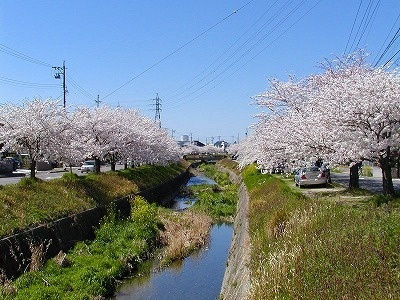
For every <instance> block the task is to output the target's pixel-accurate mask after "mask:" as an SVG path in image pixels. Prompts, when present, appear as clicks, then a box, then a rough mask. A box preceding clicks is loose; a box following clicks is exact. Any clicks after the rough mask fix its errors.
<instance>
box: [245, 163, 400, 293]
mask: <svg viewBox="0 0 400 300" xmlns="http://www.w3.org/2000/svg"><path fill="white" fill-rule="evenodd" d="M244 173H245V174H247V175H249V177H248V178H246V177H245V182H247V184H248V186H249V187H250V188H249V191H250V198H251V200H250V202H251V204H250V205H251V208H250V233H251V244H252V252H251V280H252V290H251V297H250V298H251V299H399V298H400V255H399V245H400V207H399V204H398V202H397V201H396V200H394V201H392V202H390V203H388V204H384V205H382V206H380V207H376V205H374V203H373V202H370V204H369V205H365V204H364V205H359V206H356V205H353V206H350V205H346V204H341V203H335V202H333V201H332V200H331V199H325V198H323V197H320V198H318V199H309V198H306V197H304V196H303V195H301V194H298V193H296V192H294V191H291V189H290V188H289V187H288V186H287V185H286V184H285V183H284V182H283V181H281V180H280V179H277V178H274V177H272V176H269V175H262V174H259V173H257V170H255V169H252V168H251V167H250V168H248V169H247V170H246V171H245V172H244Z"/></svg>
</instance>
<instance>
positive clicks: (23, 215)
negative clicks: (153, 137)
mask: <svg viewBox="0 0 400 300" xmlns="http://www.w3.org/2000/svg"><path fill="white" fill-rule="evenodd" d="M183 170H184V167H183V166H182V165H178V164H176V165H170V166H141V167H136V168H133V169H126V170H121V171H117V172H106V173H99V174H95V173H90V174H88V175H87V176H77V175H75V174H70V173H66V174H64V175H63V177H62V178H60V179H54V180H50V181H43V180H40V179H34V178H22V180H21V181H20V182H19V183H18V184H11V185H6V186H0V215H1V216H2V218H1V219H0V237H4V236H7V235H9V234H11V233H13V232H17V231H21V230H24V229H26V228H29V227H33V226H37V225H39V224H43V223H47V222H49V221H53V220H56V219H59V218H61V217H64V216H68V215H71V214H74V213H77V212H80V211H84V210H86V209H89V208H92V207H95V206H98V205H107V204H109V203H111V202H112V201H113V200H115V199H117V198H120V197H123V196H126V195H130V194H133V193H137V192H138V191H139V190H143V189H146V188H149V187H152V186H155V185H157V184H160V183H161V182H164V181H166V180H168V179H172V178H173V177H175V176H177V175H178V174H180V173H182V172H183Z"/></svg>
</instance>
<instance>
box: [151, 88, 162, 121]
mask: <svg viewBox="0 0 400 300" xmlns="http://www.w3.org/2000/svg"><path fill="white" fill-rule="evenodd" d="M153 101H154V105H155V109H154V110H155V111H156V115H155V117H154V121H155V122H156V123H158V125H159V127H160V128H161V99H160V97H158V93H157V94H156V98H155V99H153Z"/></svg>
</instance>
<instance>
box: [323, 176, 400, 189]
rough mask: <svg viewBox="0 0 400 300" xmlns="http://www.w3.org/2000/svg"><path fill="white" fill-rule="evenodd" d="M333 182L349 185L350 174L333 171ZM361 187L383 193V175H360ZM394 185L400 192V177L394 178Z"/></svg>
mask: <svg viewBox="0 0 400 300" xmlns="http://www.w3.org/2000/svg"><path fill="white" fill-rule="evenodd" d="M331 178H332V182H336V183H340V184H342V185H343V186H345V187H347V186H348V185H349V181H350V174H348V173H347V174H346V173H331ZM359 183H360V188H362V189H366V190H370V191H372V192H375V193H382V192H383V188H382V177H381V176H374V177H360V181H359ZM393 187H394V189H395V191H396V192H400V179H399V178H394V179H393Z"/></svg>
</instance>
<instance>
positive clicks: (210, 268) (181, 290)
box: [115, 224, 233, 300]
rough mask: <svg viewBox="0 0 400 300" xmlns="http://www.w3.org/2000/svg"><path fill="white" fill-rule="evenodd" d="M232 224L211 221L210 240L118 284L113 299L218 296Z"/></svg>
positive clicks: (208, 297)
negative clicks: (180, 257) (148, 272)
mask: <svg viewBox="0 0 400 300" xmlns="http://www.w3.org/2000/svg"><path fill="white" fill-rule="evenodd" d="M232 231H233V228H232V226H231V225H229V224H221V225H214V226H213V228H212V229H211V235H210V242H209V244H208V246H207V247H204V248H202V249H200V250H199V251H197V252H196V253H194V254H193V255H191V256H190V257H188V258H186V259H184V260H180V261H177V262H176V263H174V264H173V265H171V266H170V267H168V268H166V269H163V270H161V271H154V273H152V274H151V276H148V275H145V276H137V277H134V278H132V280H131V281H129V282H127V283H126V284H124V285H123V286H121V288H120V290H119V292H118V293H117V294H116V297H115V299H120V300H121V299H161V300H162V299H168V300H170V299H218V297H219V293H220V290H221V285H222V280H223V276H224V272H225V267H226V260H227V257H228V252H229V247H230V242H231V238H232Z"/></svg>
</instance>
